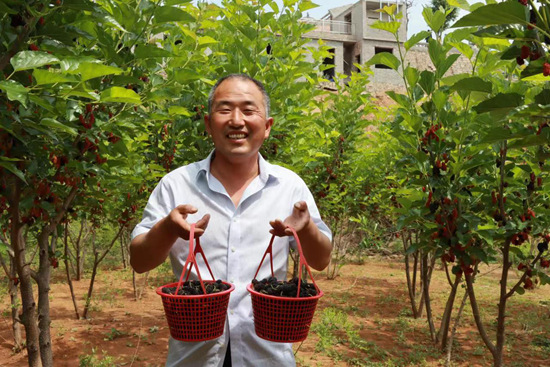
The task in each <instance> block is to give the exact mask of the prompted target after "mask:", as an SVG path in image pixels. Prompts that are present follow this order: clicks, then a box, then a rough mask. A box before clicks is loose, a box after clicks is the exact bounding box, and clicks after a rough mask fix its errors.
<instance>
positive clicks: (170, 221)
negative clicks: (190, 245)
mask: <svg viewBox="0 0 550 367" xmlns="http://www.w3.org/2000/svg"><path fill="white" fill-rule="evenodd" d="M197 210H198V209H197V208H195V207H194V206H192V205H188V204H186V205H179V206H177V207H176V208H174V209H173V210H172V211H171V212H170V214H168V216H167V217H166V225H167V227H168V228H169V229H170V230H171V231H173V233H177V234H178V236H179V237H181V238H183V239H184V240H189V232H190V231H191V224H189V223H188V222H187V220H186V219H187V215H188V214H194V213H196V212H197ZM209 221H210V214H205V215H204V216H203V217H202V218H201V219H199V221H198V222H197V223H196V225H195V237H200V236H201V235H202V234H203V233H204V230H205V229H206V227H207V226H208V222H209Z"/></svg>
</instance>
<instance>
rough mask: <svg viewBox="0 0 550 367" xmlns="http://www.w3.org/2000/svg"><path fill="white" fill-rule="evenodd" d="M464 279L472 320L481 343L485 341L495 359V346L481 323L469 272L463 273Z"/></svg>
mask: <svg viewBox="0 0 550 367" xmlns="http://www.w3.org/2000/svg"><path fill="white" fill-rule="evenodd" d="M464 279H465V280H466V289H467V291H468V298H469V299H470V306H471V307H472V314H473V316H474V321H475V322H476V326H477V330H478V331H479V335H480V336H481V339H482V340H483V343H485V346H486V347H487V349H489V351H490V352H491V354H492V355H493V360H495V359H496V358H495V355H496V348H495V345H494V344H493V342H491V340H490V339H489V336H488V335H487V331H486V330H485V326H484V325H483V321H482V320H481V315H480V312H479V306H478V304H477V299H476V295H475V291H474V285H473V277H472V276H471V275H469V274H465V275H464Z"/></svg>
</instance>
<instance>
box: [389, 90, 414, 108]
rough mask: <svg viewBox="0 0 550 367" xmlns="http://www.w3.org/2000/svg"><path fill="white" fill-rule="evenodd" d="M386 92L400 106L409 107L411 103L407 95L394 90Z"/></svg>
mask: <svg viewBox="0 0 550 367" xmlns="http://www.w3.org/2000/svg"><path fill="white" fill-rule="evenodd" d="M386 94H387V95H388V96H390V98H391V99H393V100H394V101H395V102H397V103H399V104H400V105H401V106H403V107H405V108H409V106H410V104H411V102H410V100H409V97H407V96H405V95H403V94H398V93H395V92H394V91H387V92H386Z"/></svg>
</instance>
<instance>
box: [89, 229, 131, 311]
mask: <svg viewBox="0 0 550 367" xmlns="http://www.w3.org/2000/svg"><path fill="white" fill-rule="evenodd" d="M123 229H124V226H121V227H120V228H119V229H118V232H117V234H116V235H115V237H114V238H113V240H112V241H111V243H110V244H109V246H108V247H107V249H106V250H105V251H104V252H103V254H101V256H100V255H99V251H97V249H96V246H95V230H94V232H93V233H92V248H93V250H94V267H93V269H92V277H91V279H90V286H89V287H88V295H87V296H86V306H84V312H82V318H84V319H86V318H88V310H89V309H90V303H91V301H92V292H93V290H94V282H95V277H96V275H97V268H98V266H99V264H100V263H101V261H103V259H104V258H105V256H107V254H108V253H109V251H111V249H112V248H113V246H114V244H115V243H116V241H117V239H118V237H119V236H120V234H121V233H122V230H123Z"/></svg>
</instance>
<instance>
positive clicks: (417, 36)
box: [404, 31, 432, 51]
mask: <svg viewBox="0 0 550 367" xmlns="http://www.w3.org/2000/svg"><path fill="white" fill-rule="evenodd" d="M431 34H432V32H429V31H422V32H418V33H416V34H414V35H412V36H411V37H410V38H409V39H408V40H407V41H406V42H405V44H404V46H405V50H407V51H408V50H410V48H411V47H413V46H414V45H416V44H417V43H418V42H420V41H422V40H425V39H426V38H428V37H429V36H431Z"/></svg>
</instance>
